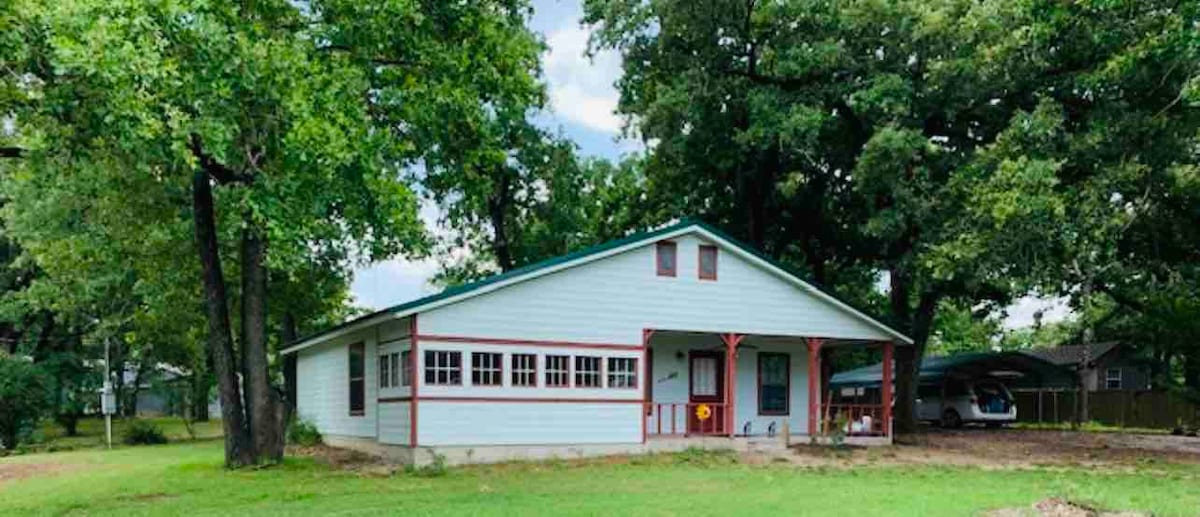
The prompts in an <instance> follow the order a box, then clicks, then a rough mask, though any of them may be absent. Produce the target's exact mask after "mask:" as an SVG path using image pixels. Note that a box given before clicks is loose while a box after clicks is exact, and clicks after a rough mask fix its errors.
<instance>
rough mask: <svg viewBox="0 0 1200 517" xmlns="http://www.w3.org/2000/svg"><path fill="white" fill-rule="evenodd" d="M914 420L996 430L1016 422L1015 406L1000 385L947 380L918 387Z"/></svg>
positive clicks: (985, 381)
mask: <svg viewBox="0 0 1200 517" xmlns="http://www.w3.org/2000/svg"><path fill="white" fill-rule="evenodd" d="M917 419H918V420H926V421H929V422H933V423H935V424H939V425H941V426H943V427H950V428H955V427H961V426H962V425H963V424H964V423H968V422H975V423H982V424H987V425H988V426H989V427H999V426H1001V425H1003V424H1009V423H1012V422H1016V421H1017V405H1016V403H1015V402H1014V401H1013V396H1012V393H1010V392H1009V391H1008V388H1005V387H1004V384H1002V383H1000V381H997V380H993V379H979V380H964V379H950V378H948V379H946V380H945V381H944V382H942V383H940V384H922V385H920V386H918V387H917Z"/></svg>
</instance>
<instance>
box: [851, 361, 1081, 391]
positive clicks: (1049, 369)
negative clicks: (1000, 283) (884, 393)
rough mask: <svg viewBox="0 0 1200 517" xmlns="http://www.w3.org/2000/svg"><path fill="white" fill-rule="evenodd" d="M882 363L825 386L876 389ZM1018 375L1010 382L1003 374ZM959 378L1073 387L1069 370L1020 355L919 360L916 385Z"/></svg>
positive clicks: (1012, 383)
mask: <svg viewBox="0 0 1200 517" xmlns="http://www.w3.org/2000/svg"><path fill="white" fill-rule="evenodd" d="M882 369H883V363H879V364H874V365H871V366H865V367H862V368H858V369H854V370H848V371H845V372H840V373H837V374H834V376H833V378H831V379H830V381H829V384H830V387H832V388H853V387H878V386H879V385H880V382H881V378H882V376H883V374H882ZM1010 372H1015V373H1018V374H1020V375H1019V376H1013V377H1015V378H1012V379H1011V380H1009V379H1010V376H1008V375H1004V374H1006V373H1009V374H1010V375H1011V373H1010ZM951 374H953V375H955V376H963V377H981V376H989V377H999V378H1001V379H1005V380H1006V383H1007V384H1008V385H1009V387H1017V388H1038V387H1040V388H1049V387H1055V388H1066V387H1072V386H1074V384H1075V380H1074V375H1073V374H1072V373H1071V371H1070V370H1068V369H1065V368H1062V367H1060V366H1057V365H1055V364H1053V363H1051V362H1049V361H1046V360H1043V359H1040V358H1037V357H1034V356H1031V355H1027V354H1023V353H1021V352H969V353H965V354H955V355H951V356H936V357H926V358H925V359H924V360H923V361H921V370H920V373H919V375H918V376H919V379H920V380H919V382H920V383H933V382H937V381H940V380H941V379H943V378H945V377H946V376H947V375H951Z"/></svg>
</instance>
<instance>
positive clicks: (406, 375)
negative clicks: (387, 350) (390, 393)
mask: <svg viewBox="0 0 1200 517" xmlns="http://www.w3.org/2000/svg"><path fill="white" fill-rule="evenodd" d="M400 385H401V386H411V385H412V351H411V350H405V351H403V352H400Z"/></svg>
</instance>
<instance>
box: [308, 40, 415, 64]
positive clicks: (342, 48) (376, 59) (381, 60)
mask: <svg viewBox="0 0 1200 517" xmlns="http://www.w3.org/2000/svg"><path fill="white" fill-rule="evenodd" d="M317 50H318V51H320V52H344V53H346V54H350V55H352V56H354V57H358V58H361V59H365V60H366V61H367V62H368V63H372V64H375V65H379V66H415V65H417V63H415V62H412V61H405V60H403V59H394V58H388V57H381V56H371V57H364V56H359V55H358V53H356V52H355V51H354V48H353V47H351V46H349V45H334V44H330V45H325V46H323V47H317Z"/></svg>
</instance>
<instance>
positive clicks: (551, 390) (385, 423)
mask: <svg viewBox="0 0 1200 517" xmlns="http://www.w3.org/2000/svg"><path fill="white" fill-rule="evenodd" d="M908 344H911V341H910V340H909V339H908V338H906V337H905V336H903V335H902V334H900V333H898V332H896V331H895V330H892V329H890V328H888V327H887V326H885V325H883V324H881V323H879V322H878V321H876V320H874V319H872V318H870V317H868V316H866V315H865V314H863V313H861V312H859V311H857V310H855V309H854V308H852V307H850V306H848V305H846V304H845V303H843V302H841V301H838V300H837V299H835V298H833V297H832V296H830V295H828V294H826V293H824V292H821V291H820V290H818V289H817V288H815V287H813V286H812V285H810V284H807V283H805V282H804V281H802V280H801V279H799V278H797V277H796V276H793V275H792V274H790V273H788V272H787V271H785V270H783V269H782V268H780V267H779V266H777V265H776V264H774V263H772V262H770V261H769V260H767V259H764V258H762V257H760V256H758V255H757V254H756V253H754V252H753V251H752V250H750V249H748V248H746V247H745V246H743V245H741V244H739V243H737V242H736V241H734V240H732V239H730V238H728V237H726V236H724V235H723V234H721V233H720V232H719V231H717V230H715V229H713V228H711V227H709V226H707V225H704V224H702V223H697V222H683V223H679V224H676V225H673V226H669V227H666V228H662V229H659V230H655V231H652V232H647V233H643V234H639V235H634V236H631V237H628V238H626V239H622V240H620V241H615V242H611V243H607V244H604V245H601V246H597V247H595V248H592V249H589V250H584V251H582V252H578V253H574V254H571V255H567V256H564V257H559V258H556V259H552V260H549V261H546V262H543V263H539V264H534V265H531V266H528V267H525V268H521V269H518V270H515V271H512V272H509V273H506V274H503V275H499V276H496V277H493V278H490V279H486V280H483V281H481V282H478V283H475V284H470V285H467V286H463V287H458V288H453V289H449V290H447V291H445V292H443V293H441V294H438V295H434V296H430V297H427V298H423V299H420V300H416V301H413V302H410V303H406V304H403V305H399V306H396V307H392V308H390V309H387V310H384V311H380V312H377V313H375V314H371V315H368V316H365V317H363V318H359V319H357V320H354V321H351V322H348V323H346V324H343V325H341V326H339V327H336V328H334V329H330V330H328V331H325V332H322V333H320V334H317V335H315V336H311V337H307V338H304V339H302V340H300V341H299V342H297V343H295V344H294V345H292V346H290V347H289V348H288V349H286V350H285V351H284V353H286V354H296V365H297V366H296V386H297V388H296V389H297V399H298V400H297V409H298V411H299V414H300V416H301V417H302V418H305V419H307V420H310V421H312V422H313V423H314V424H316V426H317V427H318V428H319V429H320V430H321V432H322V433H323V434H324V435H325V436H326V438H327V440H329V441H331V443H335V444H343V445H348V446H358V447H360V448H366V449H370V450H372V451H375V452H379V453H383V454H388V455H392V456H394V457H396V458H398V459H401V460H404V461H414V462H420V461H427V459H428V458H430V457H432V456H433V455H434V454H444V455H447V456H450V457H451V459H452V460H453V461H490V460H497V459H505V458H519V457H543V456H547V455H570V454H590V453H597V454H599V453H610V452H636V451H639V450H654V449H655V445H656V444H659V445H662V444H668V443H670V444H676V445H679V444H685V443H686V442H687V439H689V438H703V439H704V440H705V441H706V443H711V442H713V441H714V440H716V441H718V442H719V440H721V439H724V440H747V439H754V438H756V437H765V436H776V435H779V434H782V433H784V432H790V433H792V434H795V435H800V436H806V435H809V434H814V433H820V432H821V431H822V430H823V428H827V425H828V424H827V421H832V420H833V417H832V415H840V416H842V417H845V418H848V419H850V420H851V421H852V422H853V423H855V425H854V426H853V428H852V429H851V428H850V427H848V428H847V429H848V430H852V431H855V432H859V433H862V434H873V435H878V436H880V437H883V438H885V439H890V419H889V416H890V415H889V413H890V406H889V405H887V404H882V403H879V404H875V405H873V406H870V405H860V407H843V408H838V407H833V408H826V407H822V406H821V400H822V398H821V397H820V377H821V375H820V373H819V372H820V371H821V363H820V359H821V350H823V349H827V348H829V347H835V346H877V347H880V348H881V349H882V350H883V353H884V357H885V359H889V358H890V355H891V353H892V347H893V346H894V345H901V346H903V345H908ZM414 350H415V351H416V353H412V352H413V351H414ZM885 364H887V365H889V367H890V365H891V362H890V361H885ZM814 372H818V373H816V374H814ZM888 375H890V368H889V369H888ZM885 395H886V394H885ZM885 398H886V396H885ZM827 416H828V418H826V417H827Z"/></svg>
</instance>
